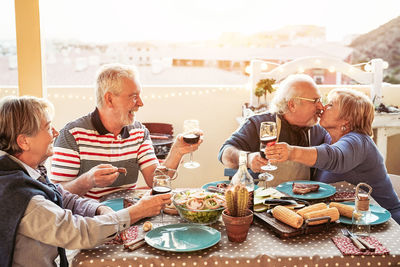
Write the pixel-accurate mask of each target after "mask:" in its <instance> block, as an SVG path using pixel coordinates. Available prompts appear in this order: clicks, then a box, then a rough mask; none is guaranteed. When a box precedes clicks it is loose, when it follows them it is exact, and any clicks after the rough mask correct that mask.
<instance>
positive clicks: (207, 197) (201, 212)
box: [173, 190, 225, 224]
mask: <svg viewBox="0 0 400 267" xmlns="http://www.w3.org/2000/svg"><path fill="white" fill-rule="evenodd" d="M173 203H174V205H175V207H176V209H177V210H178V212H179V215H180V216H181V217H182V218H183V219H185V220H187V221H190V222H194V223H201V224H208V223H214V222H215V221H217V220H218V219H219V217H220V216H221V213H222V210H223V209H224V205H225V198H224V196H223V195H221V194H218V193H211V192H206V191H204V190H186V191H183V192H179V193H177V194H176V195H175V196H174V198H173Z"/></svg>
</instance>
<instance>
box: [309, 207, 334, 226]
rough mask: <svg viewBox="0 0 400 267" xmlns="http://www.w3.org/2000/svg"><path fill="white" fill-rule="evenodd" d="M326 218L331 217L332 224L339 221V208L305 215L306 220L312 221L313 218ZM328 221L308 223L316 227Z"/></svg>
mask: <svg viewBox="0 0 400 267" xmlns="http://www.w3.org/2000/svg"><path fill="white" fill-rule="evenodd" d="M324 216H329V217H331V222H334V221H337V220H339V217H340V215H339V211H338V209H337V208H334V207H333V208H327V209H322V210H316V211H311V212H308V213H306V214H304V216H303V217H304V220H307V219H312V218H319V217H324ZM326 222H327V220H326V219H324V220H318V221H315V222H310V223H308V224H309V225H316V224H322V223H326Z"/></svg>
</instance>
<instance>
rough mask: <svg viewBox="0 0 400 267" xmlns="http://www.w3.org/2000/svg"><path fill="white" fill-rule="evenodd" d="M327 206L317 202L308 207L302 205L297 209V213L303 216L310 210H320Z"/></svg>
mask: <svg viewBox="0 0 400 267" xmlns="http://www.w3.org/2000/svg"><path fill="white" fill-rule="evenodd" d="M326 208H328V206H327V205H326V204H325V203H322V202H321V203H317V204H314V205H311V206H308V207H304V208H302V209H299V210H298V211H297V214H299V215H300V216H302V217H303V218H304V214H306V213H308V212H312V211H316V210H322V209H326Z"/></svg>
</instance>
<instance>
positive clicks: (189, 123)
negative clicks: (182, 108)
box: [183, 120, 200, 169]
mask: <svg viewBox="0 0 400 267" xmlns="http://www.w3.org/2000/svg"><path fill="white" fill-rule="evenodd" d="M199 129H200V127H199V121H198V120H185V121H184V122H183V132H184V134H183V141H185V142H186V143H188V144H190V145H193V144H197V142H199V139H200V135H199V134H197V133H196V132H198V130H199ZM183 166H184V167H185V168H188V169H194V168H197V167H199V166H200V163H198V162H195V161H193V152H190V161H189V162H186V163H185V164H183Z"/></svg>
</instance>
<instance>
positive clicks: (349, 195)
mask: <svg viewBox="0 0 400 267" xmlns="http://www.w3.org/2000/svg"><path fill="white" fill-rule="evenodd" d="M355 198H356V192H355V191H352V192H338V193H335V194H334V195H333V196H331V197H330V198H329V200H330V201H334V202H341V201H354V200H355Z"/></svg>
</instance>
